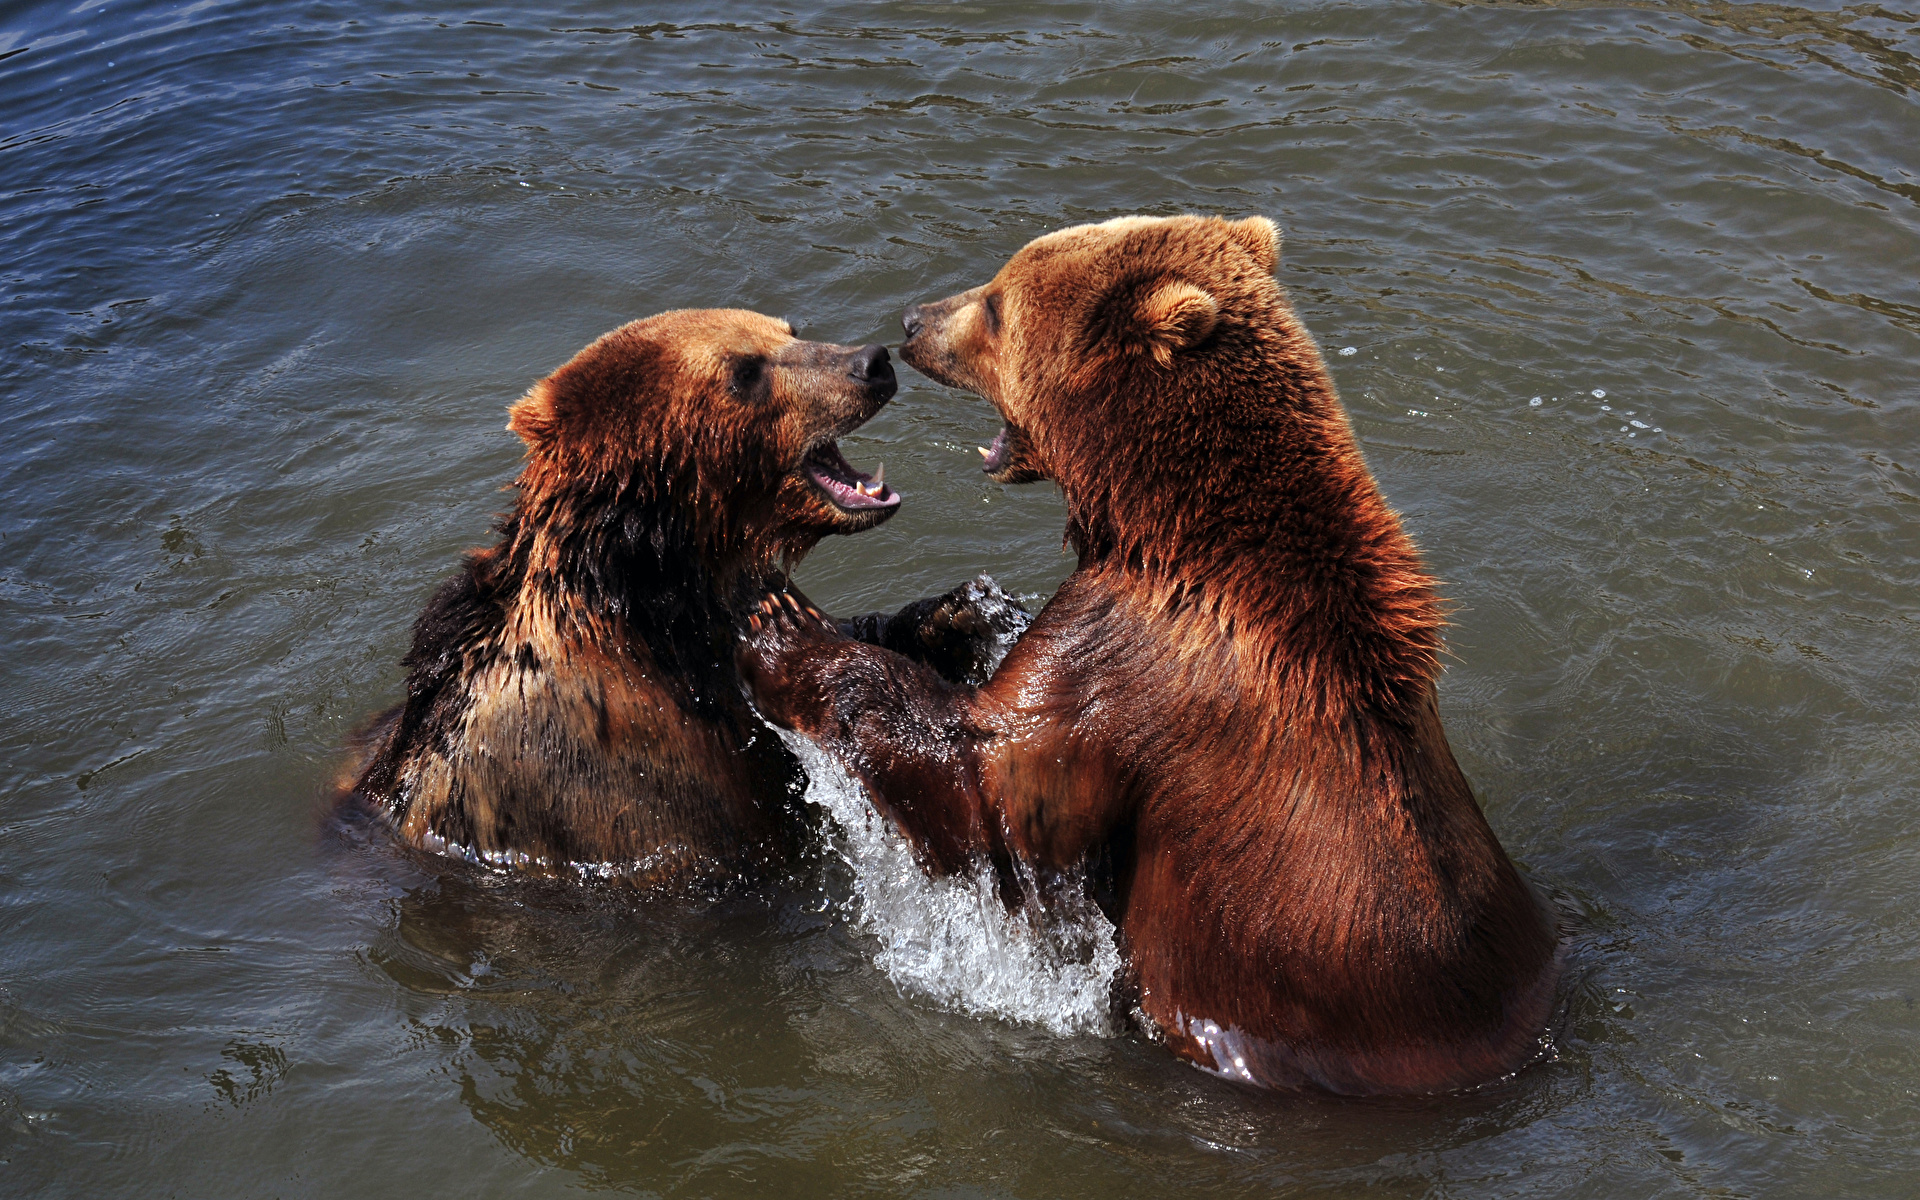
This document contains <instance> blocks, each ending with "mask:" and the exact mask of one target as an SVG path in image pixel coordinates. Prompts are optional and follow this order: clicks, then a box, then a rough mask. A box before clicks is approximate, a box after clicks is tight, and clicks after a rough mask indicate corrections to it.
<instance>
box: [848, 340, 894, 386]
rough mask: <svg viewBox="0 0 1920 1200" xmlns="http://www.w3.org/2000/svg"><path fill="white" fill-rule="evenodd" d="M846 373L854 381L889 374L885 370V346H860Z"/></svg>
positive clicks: (888, 371) (886, 369)
mask: <svg viewBox="0 0 1920 1200" xmlns="http://www.w3.org/2000/svg"><path fill="white" fill-rule="evenodd" d="M847 373H848V374H849V375H852V376H853V377H854V378H855V379H873V378H875V377H876V376H881V375H887V374H891V371H890V370H889V369H888V368H887V348H886V347H885V346H862V347H860V349H858V350H856V351H855V352H854V355H853V362H852V363H850V364H849V365H848V367H847Z"/></svg>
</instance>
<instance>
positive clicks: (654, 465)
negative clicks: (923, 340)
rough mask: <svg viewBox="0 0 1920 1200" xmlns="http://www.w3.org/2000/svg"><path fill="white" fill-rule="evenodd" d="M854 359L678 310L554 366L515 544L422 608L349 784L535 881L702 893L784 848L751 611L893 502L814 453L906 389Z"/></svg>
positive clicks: (739, 322) (373, 801) (533, 419)
mask: <svg viewBox="0 0 1920 1200" xmlns="http://www.w3.org/2000/svg"><path fill="white" fill-rule="evenodd" d="M859 353H862V352H858V351H854V350H852V349H851V348H847V347H833V346H820V345H817V344H814V343H805V342H798V341H796V340H795V339H794V338H793V336H792V332H791V330H790V329H789V328H787V327H786V326H785V325H784V323H782V322H778V321H774V320H771V319H770V318H766V317H762V316H759V315H758V314H753V313H741V312H726V311H721V312H679V313H668V314H663V315H661V316H658V317H654V318H649V319H648V320H646V321H640V322H635V323H634V324H632V325H629V326H626V327H623V328H622V329H620V330H616V331H615V332H613V333H611V334H608V335H607V336H606V337H604V338H601V339H600V340H599V341H596V342H595V343H594V344H593V345H591V346H589V347H587V348H586V349H585V350H583V351H581V353H580V354H579V355H577V356H576V357H575V358H574V359H573V361H571V362H569V363H568V364H567V365H566V366H564V367H562V368H561V369H560V370H559V371H557V372H555V373H554V374H553V375H552V376H551V377H549V378H548V379H546V380H544V381H542V382H541V383H540V384H538V385H536V386H535V387H534V389H533V390H532V391H530V392H529V393H528V395H527V396H526V397H525V398H524V399H522V400H521V401H520V402H519V403H518V404H516V405H515V406H514V407H513V409H512V420H511V422H510V425H509V427H510V428H512V429H513V430H514V431H515V432H517V433H519V434H520V435H521V437H522V438H523V439H524V440H525V441H526V442H527V459H526V464H525V466H524V468H523V470H522V471H521V473H520V477H519V479H518V481H517V495H516V499H515V502H514V505H513V508H512V510H511V511H510V512H509V513H508V514H507V515H506V516H505V517H504V518H503V519H502V521H501V523H500V525H499V527H498V532H499V540H498V542H497V543H496V544H495V545H494V546H492V547H490V548H487V549H484V550H479V551H476V552H474V553H473V554H471V555H469V556H468V558H467V560H466V562H465V564H464V565H463V566H462V568H461V570H460V571H459V572H458V573H457V574H456V575H455V576H454V577H453V578H452V579H450V580H448V581H447V582H446V584H445V585H443V586H442V587H441V588H440V589H439V590H438V591H437V592H436V593H435V594H434V596H433V598H432V599H431V600H430V601H429V602H428V604H427V606H426V609H425V611H424V612H423V613H422V614H421V615H420V618H419V620H418V621H417V623H416V624H415V626H414V632H413V644H412V648H411V650H409V652H408V654H407V656H406V659H405V666H406V669H407V681H406V699H405V700H404V701H403V702H402V703H401V704H400V705H398V706H396V707H395V708H393V709H392V710H390V711H389V712H387V713H385V714H383V715H382V716H381V717H379V718H376V719H375V721H374V722H372V723H371V725H370V726H369V728H368V730H367V732H366V734H365V735H364V736H363V739H362V745H361V749H360V752H359V756H358V758H357V763H358V765H357V768H356V769H355V772H354V775H353V778H352V782H351V783H350V784H349V785H348V789H349V791H350V792H351V793H352V794H353V795H355V796H357V797H359V798H360V799H361V800H362V801H363V802H365V803H367V804H369V805H370V806H371V807H372V808H373V809H374V810H375V811H376V812H378V813H381V814H383V815H384V816H385V817H386V818H387V819H388V820H389V821H390V822H391V824H392V826H393V828H394V829H395V830H396V831H397V832H398V834H399V836H400V838H401V839H402V840H404V841H405V842H407V843H409V844H411V845H413V846H416V847H420V848H423V849H427V850H434V851H440V852H443V853H448V854H452V855H455V856H459V857H465V858H469V859H474V860H479V861H487V862H491V863H495V864H498V865H503V866H512V867H516V868H520V869H522V870H526V871H532V872H537V873H543V874H555V875H569V874H575V873H585V874H588V875H591V876H597V877H605V878H613V879H619V880H622V881H625V882H629V883H634V884H639V885H642V886H659V887H664V886H673V887H684V886H695V885H701V884H709V883H712V884H719V883H727V882H732V881H735V880H738V879H741V878H745V877H752V876H754V875H756V874H758V873H761V872H763V871H764V870H765V869H767V868H768V867H769V866H771V865H773V864H775V863H777V862H779V861H780V860H781V858H783V857H784V855H785V854H786V853H787V852H788V851H789V850H790V849H791V848H792V844H793V842H794V839H795V838H796V836H797V835H798V831H799V829H800V823H799V821H798V820H797V818H796V811H797V802H798V797H799V794H800V791H801V789H802V787H803V786H804V778H803V776H802V775H801V772H800V769H799V767H798V764H797V763H796V762H795V761H794V759H793V758H792V756H791V755H790V754H789V752H788V751H787V750H786V748H785V747H784V746H782V745H781V743H780V742H779V739H778V738H777V737H775V736H774V735H773V733H772V731H771V730H768V729H767V728H766V727H765V726H764V724H762V722H761V721H760V720H759V718H758V717H757V716H756V715H755V714H754V712H753V711H752V709H751V707H750V705H749V704H748V701H747V699H746V696H745V694H744V689H743V687H742V684H741V681H740V678H739V675H738V672H737V670H736V668H735V665H734V656H733V643H734V639H735V637H736V635H737V630H738V628H740V618H737V617H736V615H735V614H736V613H738V612H740V611H743V610H744V608H745V607H746V606H747V604H748V602H749V601H750V600H753V599H757V598H758V597H759V595H760V594H761V593H762V591H763V590H764V589H765V588H766V587H767V586H768V585H769V584H772V583H778V582H782V581H784V579H785V573H786V569H787V568H788V567H789V566H790V565H791V564H792V563H793V562H794V561H796V560H797V559H798V558H799V557H800V556H801V555H803V554H804V553H805V552H806V551H807V550H808V549H810V548H811V547H812V545H813V544H814V543H815V542H816V541H817V540H818V539H819V538H820V537H822V536H826V535H827V534H831V533H840V532H854V531H857V530H859V529H864V528H869V527H871V526H872V525H873V524H876V523H878V521H879V520H882V519H884V516H885V514H883V513H872V514H867V513H857V514H851V515H850V514H848V513H846V512H844V511H841V510H839V509H837V508H836V507H835V506H833V505H831V504H829V503H828V502H827V501H826V500H825V499H823V498H822V497H821V496H820V495H819V494H818V491H817V489H816V488H814V487H813V486H812V485H811V484H809V483H807V482H806V480H805V479H804V477H802V476H801V475H799V474H798V469H797V464H798V463H799V461H800V458H801V456H802V455H803V454H804V453H805V452H806V451H807V449H808V448H809V447H810V446H812V445H815V444H817V443H818V442H819V440H820V439H822V438H826V437H838V436H840V435H842V434H844V433H845V432H847V431H848V430H850V429H852V428H853V427H855V426H857V425H858V424H860V423H861V422H862V421H864V420H866V419H867V418H868V417H870V416H871V415H872V414H873V413H874V412H875V411H877V410H878V408H879V407H880V406H881V404H884V403H885V401H886V399H887V397H888V396H890V395H891V394H892V391H893V378H892V373H891V368H890V367H888V368H885V376H884V380H879V379H878V378H877V377H876V379H875V380H870V381H864V382H863V381H862V380H860V379H855V378H854V377H853V376H852V375H850V374H848V371H849V370H850V369H851V368H849V367H848V366H847V364H848V363H849V362H850V361H852V360H853V358H854V357H855V356H856V355H857V354H859ZM879 360H880V362H881V363H884V362H885V355H884V353H880V356H879ZM761 361H764V363H765V364H766V365H765V372H764V374H761V375H755V376H753V377H752V378H751V380H750V381H749V382H748V383H745V384H743V383H742V382H741V381H742V379H743V378H744V377H745V376H744V373H743V372H742V370H741V364H742V363H749V365H750V364H751V362H761ZM861 369H864V368H861ZM883 385H884V386H883ZM866 621H867V623H868V624H869V625H870V626H871V627H872V628H873V629H874V630H875V631H876V633H877V634H893V633H895V632H896V631H895V630H894V629H893V627H892V626H891V625H890V623H889V622H888V621H887V620H886V619H885V618H867V619H866ZM896 640H901V641H904V642H905V643H907V648H908V649H911V648H912V644H911V643H912V639H911V638H896Z"/></svg>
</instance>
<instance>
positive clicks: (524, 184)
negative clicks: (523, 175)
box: [520, 179, 533, 187]
mask: <svg viewBox="0 0 1920 1200" xmlns="http://www.w3.org/2000/svg"><path fill="white" fill-rule="evenodd" d="M520 186H521V187H532V186H533V185H532V184H530V183H528V182H527V181H526V180H524V179H522V180H521V181H520Z"/></svg>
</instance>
